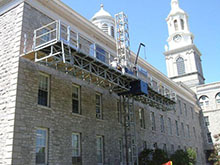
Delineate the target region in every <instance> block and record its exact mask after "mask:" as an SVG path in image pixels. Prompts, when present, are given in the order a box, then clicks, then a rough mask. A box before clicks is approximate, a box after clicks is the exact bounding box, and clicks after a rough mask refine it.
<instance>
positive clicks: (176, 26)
mask: <svg viewBox="0 0 220 165" xmlns="http://www.w3.org/2000/svg"><path fill="white" fill-rule="evenodd" d="M174 27H175V30H176V31H177V30H178V22H177V20H174Z"/></svg>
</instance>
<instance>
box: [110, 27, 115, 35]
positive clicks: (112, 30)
mask: <svg viewBox="0 0 220 165" xmlns="http://www.w3.org/2000/svg"><path fill="white" fill-rule="evenodd" d="M111 36H112V37H113V38H114V37H115V30H114V27H113V26H111Z"/></svg>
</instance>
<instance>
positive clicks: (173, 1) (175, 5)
mask: <svg viewBox="0 0 220 165" xmlns="http://www.w3.org/2000/svg"><path fill="white" fill-rule="evenodd" d="M171 7H172V9H174V8H179V0H171Z"/></svg>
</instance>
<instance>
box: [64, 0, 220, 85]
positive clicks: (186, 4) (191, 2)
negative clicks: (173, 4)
mask: <svg viewBox="0 0 220 165" xmlns="http://www.w3.org/2000/svg"><path fill="white" fill-rule="evenodd" d="M62 1H63V2H64V3H66V4H67V5H68V6H70V7H71V8H73V9H74V10H75V11H77V12H78V13H79V14H81V15H82V16H84V17H85V18H87V19H90V18H91V17H92V16H93V15H94V14H95V13H96V12H97V11H98V10H99V9H100V4H101V3H103V4H104V9H105V10H106V11H108V12H109V13H110V14H111V15H112V16H114V14H116V13H119V12H121V11H124V12H125V13H126V14H127V15H128V19H129V30H130V42H131V50H132V51H134V52H137V49H138V45H139V43H140V42H143V43H145V44H146V46H147V48H146V53H147V54H146V56H147V58H146V61H148V62H149V63H150V64H151V65H153V66H154V67H156V68H157V69H159V70H160V71H161V72H162V73H164V74H165V75H166V74H167V73H166V63H165V57H164V55H163V52H164V45H165V44H166V40H167V37H168V30H167V24H166V21H165V18H166V17H167V15H168V13H169V11H170V1H171V0H78V1H76V0H62ZM179 2H180V7H181V8H182V9H183V10H185V11H186V12H187V13H188V15H189V26H190V31H191V32H192V33H193V34H194V36H195V40H194V43H195V45H196V46H197V47H198V49H199V50H200V51H201V53H202V58H201V59H202V66H203V73H204V76H205V78H206V83H210V82H215V81H220V0H179ZM141 56H142V57H143V58H144V51H143V50H142V51H141Z"/></svg>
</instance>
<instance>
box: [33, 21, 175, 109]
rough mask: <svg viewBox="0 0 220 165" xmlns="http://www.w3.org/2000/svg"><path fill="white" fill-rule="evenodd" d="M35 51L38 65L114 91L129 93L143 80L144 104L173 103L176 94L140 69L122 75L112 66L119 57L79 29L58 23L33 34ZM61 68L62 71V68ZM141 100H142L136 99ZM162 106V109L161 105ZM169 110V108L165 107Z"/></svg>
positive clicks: (156, 105) (54, 22)
mask: <svg viewBox="0 0 220 165" xmlns="http://www.w3.org/2000/svg"><path fill="white" fill-rule="evenodd" d="M33 40H34V44H33V51H34V52H35V57H34V60H35V62H40V63H42V64H45V65H47V66H51V67H54V68H57V69H60V70H62V71H64V72H66V73H70V72H71V73H73V74H75V75H77V76H78V77H79V76H81V78H82V79H83V80H87V81H90V82H91V81H93V83H95V84H97V85H101V86H103V87H105V88H106V87H107V88H109V89H110V90H112V91H114V92H116V93H117V92H118V93H120V92H126V91H128V90H129V88H130V85H129V84H130V82H132V81H134V80H137V79H142V80H143V81H145V82H147V83H148V85H149V90H150V91H151V92H150V95H151V96H147V97H144V98H142V102H145V103H148V102H151V103H152V105H153V106H155V107H158V108H159V107H161V108H160V109H164V106H162V105H165V103H166V101H168V102H169V104H174V103H175V101H176V98H175V97H176V95H174V94H173V91H171V90H169V91H168V92H167V91H166V89H161V88H160V87H159V88H158V85H157V83H156V85H155V81H154V80H153V79H152V80H151V79H149V76H148V73H147V71H146V70H145V69H144V68H142V67H141V66H138V67H137V69H138V71H137V75H132V73H125V74H122V72H121V71H120V70H118V69H117V68H113V67H112V65H111V64H112V62H113V61H114V58H115V57H116V55H115V54H114V53H110V52H109V51H107V50H105V49H104V48H103V47H102V46H101V45H100V44H98V43H96V42H94V41H92V40H90V39H88V38H87V37H85V36H84V35H82V34H81V33H79V32H78V31H77V30H75V29H72V28H71V27H70V26H68V25H66V24H64V23H63V22H61V21H59V20H57V21H53V22H51V23H49V24H47V25H45V26H43V27H41V28H39V29H36V30H35V31H34V39H33ZM61 67H62V68H61ZM136 76H137V77H136ZM136 98H138V99H140V97H136ZM158 105H160V106H158ZM165 106H167V107H169V106H168V105H165Z"/></svg>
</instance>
